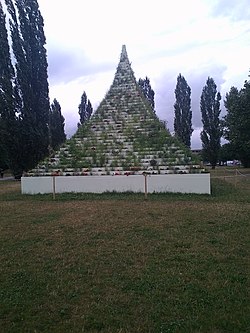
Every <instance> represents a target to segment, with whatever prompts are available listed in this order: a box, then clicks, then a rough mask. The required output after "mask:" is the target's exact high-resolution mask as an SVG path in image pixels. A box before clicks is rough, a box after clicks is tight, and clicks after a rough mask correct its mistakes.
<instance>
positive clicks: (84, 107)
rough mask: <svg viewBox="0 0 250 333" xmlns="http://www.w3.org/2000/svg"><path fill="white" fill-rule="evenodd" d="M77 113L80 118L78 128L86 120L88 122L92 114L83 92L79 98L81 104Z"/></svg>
mask: <svg viewBox="0 0 250 333" xmlns="http://www.w3.org/2000/svg"><path fill="white" fill-rule="evenodd" d="M78 113H79V116H80V123H78V126H80V125H82V124H84V123H85V122H86V121H87V120H89V118H90V117H91V115H92V113H93V108H92V105H91V103H90V100H89V99H88V97H87V94H86V92H85V91H84V92H83V93H82V96H81V103H80V104H79V106H78Z"/></svg>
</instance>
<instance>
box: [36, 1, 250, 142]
mask: <svg viewBox="0 0 250 333" xmlns="http://www.w3.org/2000/svg"><path fill="white" fill-rule="evenodd" d="M38 2H39V6H40V10H41V13H42V16H43V18H44V24H45V27H44V28H45V35H46V39H47V50H48V63H49V85H50V98H51V102H52V100H53V99H54V98H56V99H57V100H58V101H59V103H60V105H61V107H62V113H63V115H64V117H65V119H66V128H65V129H66V133H67V134H68V135H72V134H73V133H74V132H75V130H76V125H77V122H78V121H79V115H78V105H79V103H80V99H81V95H82V93H83V91H86V93H87V96H88V98H89V99H90V101H91V103H92V105H93V108H94V110H95V109H96V108H97V106H98V105H99V103H100V102H101V100H102V99H103V98H104V95H105V93H106V92H107V91H108V89H109V87H110V85H111V83H112V81H113V78H114V74H115V71H116V67H117V65H118V62H119V58H120V53H121V48H122V45H123V44H125V45H126V48H127V52H128V57H129V60H130V62H132V69H133V71H134V74H135V77H136V79H137V80H138V79H139V78H145V76H148V77H149V79H150V82H151V86H152V88H153V89H154V91H155V103H156V107H155V108H156V113H157V115H158V116H159V118H160V119H163V120H166V121H167V124H168V128H169V129H170V130H171V131H172V130H173V120H174V113H173V104H174V102H175V95H174V90H175V86H176V80H177V76H178V74H179V73H181V74H182V75H183V76H184V77H185V79H186V80H187V82H188V84H189V86H190V87H191V92H192V95H191V98H192V111H193V127H194V129H195V131H194V133H193V137H192V148H199V147H200V146H201V144H200V139H199V133H200V128H201V116H200V109H199V103H200V95H201V92H202V88H203V87H204V85H205V83H206V80H207V78H208V76H210V77H213V78H214V80H215V83H216V84H217V88H218V91H220V92H221V94H222V98H224V97H225V94H226V92H228V91H229V89H230V87H231V86H236V87H238V88H241V87H242V86H243V84H244V81H245V80H246V79H248V74H249V68H250V4H249V0H188V1H187V0H175V1H170V0H154V1H146V0H126V1H121V0H105V1H104V0H91V1H90V0H89V1H84V0H71V1H66V0H38ZM221 106H222V109H223V102H222V104H221ZM224 112H225V111H224V110H222V116H223V114H224Z"/></svg>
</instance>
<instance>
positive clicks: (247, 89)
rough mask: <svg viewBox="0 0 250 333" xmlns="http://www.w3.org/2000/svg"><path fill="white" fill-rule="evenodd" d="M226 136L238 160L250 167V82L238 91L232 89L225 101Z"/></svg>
mask: <svg viewBox="0 0 250 333" xmlns="http://www.w3.org/2000/svg"><path fill="white" fill-rule="evenodd" d="M224 103H225V107H226V109H227V114H226V116H225V117H224V122H223V124H224V136H225V138H226V139H227V140H228V141H229V142H230V145H231V147H232V149H233V150H234V152H235V155H236V156H237V158H238V159H239V160H240V161H241V162H242V164H243V165H244V166H245V167H249V166H250V82H249V81H246V82H245V84H244V87H243V88H242V89H240V90H239V91H238V89H237V88H235V87H231V89H230V91H229V93H227V94H226V99H225V101H224Z"/></svg>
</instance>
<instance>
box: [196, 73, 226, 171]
mask: <svg viewBox="0 0 250 333" xmlns="http://www.w3.org/2000/svg"><path fill="white" fill-rule="evenodd" d="M220 100H221V95H220V93H219V92H217V86H216V84H215V82H214V79H213V78H210V77H208V79H207V81H206V85H205V86H204V87H203V90H202V94H201V100H200V109H201V120H202V123H203V130H202V132H201V141H202V153H203V158H204V159H205V160H206V161H208V162H210V163H211V166H212V168H213V169H214V168H215V166H216V164H217V161H218V157H219V151H220V140H221V136H222V130H221V122H220V119H219V116H220V112H221V110H220Z"/></svg>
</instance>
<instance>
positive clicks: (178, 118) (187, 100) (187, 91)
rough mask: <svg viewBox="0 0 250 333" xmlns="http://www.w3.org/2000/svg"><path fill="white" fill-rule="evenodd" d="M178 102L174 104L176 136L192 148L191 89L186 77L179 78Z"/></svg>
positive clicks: (176, 95)
mask: <svg viewBox="0 0 250 333" xmlns="http://www.w3.org/2000/svg"><path fill="white" fill-rule="evenodd" d="M175 98H176V102H175V104H174V111H175V116H174V131H175V135H176V136H177V137H178V138H179V140H180V141H182V142H183V143H184V145H185V146H187V147H188V148H190V147H191V135H192V132H193V129H192V110H191V88H190V87H189V85H188V84H187V81H186V80H185V78H184V76H182V75H181V74H179V75H178V77H177V84H176V88H175Z"/></svg>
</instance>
